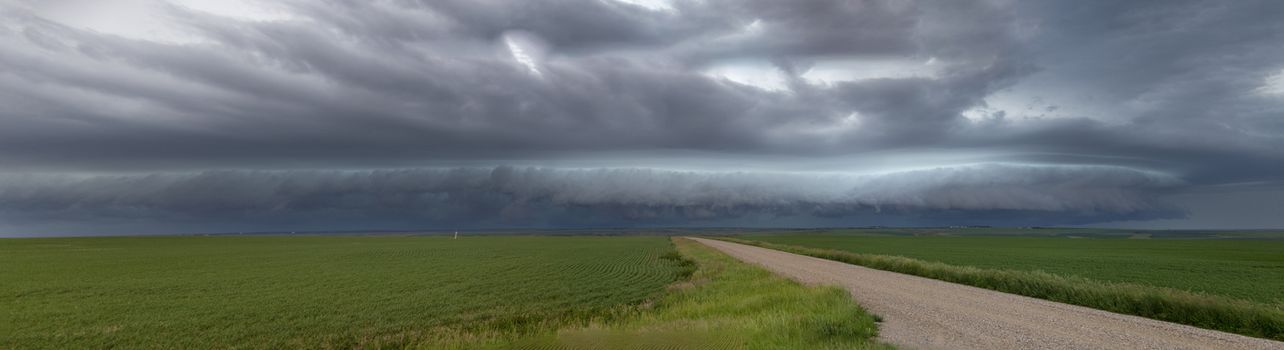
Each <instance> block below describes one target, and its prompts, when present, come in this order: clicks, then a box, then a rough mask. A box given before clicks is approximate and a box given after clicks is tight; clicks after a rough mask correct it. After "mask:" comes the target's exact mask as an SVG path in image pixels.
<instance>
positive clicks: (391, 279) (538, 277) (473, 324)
mask: <svg viewBox="0 0 1284 350" xmlns="http://www.w3.org/2000/svg"><path fill="white" fill-rule="evenodd" d="M673 251H674V248H673V245H672V244H671V243H670V242H669V240H668V239H667V238H665V237H610V238H606V237H467V238H466V239H459V240H452V239H449V238H446V237H428V236H402V237H389V236H372V237H115V238H59V239H9V240H0V277H2V278H0V279H2V280H3V281H4V282H3V283H0V310H3V315H0V348H64V349H66V348H102V347H138V346H139V345H145V347H149V348H217V347H229V346H232V345H237V344H253V345H254V347H264V348H267V347H271V348H278V347H307V348H315V347H322V346H329V347H353V346H367V347H368V346H374V345H385V346H401V345H405V344H413V343H419V342H422V341H425V340H432V339H439V338H441V337H445V336H449V335H451V334H474V333H486V332H512V331H521V330H523V329H545V328H550V327H560V326H563V325H565V324H571V323H575V322H581V323H582V322H587V320H590V319H593V318H595V317H596V318H601V317H606V316H609V314H611V313H612V312H617V313H618V312H619V310H627V307H624V306H627V305H633V304H639V303H642V302H643V301H644V300H646V299H648V298H653V297H656V296H658V295H659V294H661V293H662V292H663V291H664V290H665V286H666V285H669V284H671V283H673V282H674V281H676V280H678V279H680V278H682V277H683V275H684V270H685V273H690V268H689V267H687V268H684V267H682V266H680V264H679V262H678V261H676V260H673V259H663V258H661V257H662V256H663V255H665V254H666V253H672V252H673Z"/></svg>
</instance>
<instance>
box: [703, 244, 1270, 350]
mask: <svg viewBox="0 0 1284 350" xmlns="http://www.w3.org/2000/svg"><path fill="white" fill-rule="evenodd" d="M692 239H693V240H696V241H698V242H700V243H703V244H705V245H708V246H710V247H713V248H715V249H718V250H720V251H722V252H724V253H727V254H728V255H731V256H733V257H735V258H737V259H740V260H742V261H745V262H749V263H754V264H758V265H761V266H763V267H766V268H767V269H768V270H771V271H774V272H776V273H778V274H781V275H784V276H786V277H789V278H793V279H795V280H798V281H800V282H803V283H808V284H834V285H840V286H842V287H844V288H846V289H847V290H849V291H851V293H852V296H853V297H854V298H855V299H856V301H857V302H859V303H860V305H861V306H862V307H864V308H865V309H867V310H869V311H870V312H872V313H874V314H876V315H879V316H881V317H882V318H883V320H884V322H883V323H882V324H881V325H880V327H879V338H880V340H882V341H885V342H888V343H892V344H895V345H898V346H902V347H908V348H928V349H1284V342H1277V341H1271V340H1265V339H1258V338H1252V337H1246V336H1242V335H1237V334H1230V333H1225V332H1218V331H1212V330H1207V329H1202V328H1196V327H1191V326H1186V325H1180V324H1176V323H1169V322H1163V321H1157V320H1152V319H1148V318H1143V317H1137V316H1130V315H1122V314H1116V313H1111V312H1107V311H1101V310H1097V309H1091V308H1086V307H1082V306H1076V305H1069V304H1063V303H1057V302H1052V301H1047V300H1042V299H1035V298H1030V297H1025V296H1020V295H1015V294H1007V293H1002V292H996V291H992V290H988V289H982V288H976V287H971V286H965V285H961V284H955V283H949V282H944V281H938V280H934V279H929V278H923V277H918V276H911V275H906V274H900V273H895V272H890V271H882V270H875V269H870V268H867V267H863V266H857V265H851V264H846V263H842V262H837V261H832V260H825V259H820V258H813V257H809V256H803V255H797V254H791V253H785V252H781V251H776V250H771V249H767V248H759V247H753V246H748V245H743V244H737V243H731V242H724V241H717V240H708V239H700V238H692Z"/></svg>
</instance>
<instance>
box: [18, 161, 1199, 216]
mask: <svg viewBox="0 0 1284 350" xmlns="http://www.w3.org/2000/svg"><path fill="white" fill-rule="evenodd" d="M3 183H4V185H3V186H0V213H4V216H0V219H3V220H5V221H6V222H10V223H18V224H23V223H26V222H40V221H43V220H47V219H48V217H51V216H52V217H67V216H72V217H77V218H81V219H82V220H86V221H89V222H94V221H97V220H109V219H111V220H120V219H131V220H155V221H159V222H195V223H200V224H204V225H210V224H214V225H215V227H219V226H218V224H220V223H222V225H223V226H221V227H225V228H228V229H231V228H233V227H238V226H237V225H249V224H258V225H267V227H271V225H285V226H286V227H295V228H299V227H303V228H311V229H325V228H326V227H328V226H329V227H333V225H340V227H351V226H354V224H356V225H357V226H359V225H360V224H369V223H371V222H380V223H382V224H383V225H390V226H393V227H399V228H416V226H414V225H419V226H417V227H418V228H423V227H441V226H442V225H466V226H470V227H476V226H491V227H495V226H506V225H539V226H548V225H626V224H630V223H638V222H643V223H691V222H700V221H708V220H717V219H723V220H725V219H735V218H742V217H751V216H752V217H760V216H763V215H769V216H799V215H801V216H812V217H846V216H852V215H864V216H867V217H873V218H875V219H877V218H878V217H880V216H882V217H890V218H896V217H901V216H906V215H913V213H916V212H921V211H940V212H951V211H962V212H972V213H977V215H984V213H991V212H1006V213H1025V215H1035V216H1039V215H1044V216H1047V213H1071V214H1072V215H1070V218H1067V219H1065V220H1062V221H1059V222H1072V220H1075V219H1073V217H1076V216H1077V217H1090V218H1097V219H1100V218H1103V217H1105V218H1137V217H1148V216H1154V215H1164V214H1166V213H1168V212H1170V211H1172V209H1171V208H1166V207H1163V206H1162V205H1160V204H1157V203H1155V202H1154V201H1153V197H1154V195H1155V194H1157V193H1161V192H1163V191H1166V190H1168V189H1171V188H1173V187H1174V186H1177V185H1179V184H1180V181H1179V180H1177V179H1174V178H1172V177H1170V176H1166V175H1162V174H1155V173H1145V172H1139V171H1135V170H1130V169H1127V168H1118V167H1069V166H1054V167H1050V166H1016V165H984V166H969V167H958V168H948V169H928V170H918V171H909V172H902V173H892V174H880V175H863V176H856V175H842V174H814V173H725V172H724V173H709V172H680V171H661V170H652V169H611V170H558V169H547V168H513V167H498V168H456V169H413V170H378V171H211V172H200V173H181V174H152V175H131V176H90V177H69V176H62V177H58V176H55V177H31V176H25V177H10V178H7V179H5V181H4V182H3ZM884 219H885V218H884ZM988 220H990V221H991V222H1004V223H1007V222H1011V221H1008V220H1004V219H1000V218H989V219H988ZM1080 220H1082V219H1080ZM228 223H236V224H235V225H233V224H228ZM291 225H292V226H291Z"/></svg>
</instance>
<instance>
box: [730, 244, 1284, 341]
mask: <svg viewBox="0 0 1284 350" xmlns="http://www.w3.org/2000/svg"><path fill="white" fill-rule="evenodd" d="M711 238H714V239H721V240H725V241H729V242H735V243H741V244H748V245H753V246H758V247H763V248H770V249H775V250H780V251H785V252H790V253H795V254H801V255H807V256H813V257H817V258H822V259H829V260H835V261H841V262H845V263H850V264H856V265H861V266H866V267H870V268H875V269H880V270H887V271H893V272H899V273H905V274H910V275H916V276H922V277H927V278H933V279H938V280H943V281H949V282H954V283H960V284H966V285H971V286H976V287H981V288H986V289H992V290H997V291H1001V292H1007V293H1013V294H1019V295H1025V296H1029V297H1035V298H1040V299H1046V300H1052V301H1057V302H1063V303H1068V304H1075V305H1081V306H1087V307H1091V308H1096V309H1101V310H1106V311H1111V312H1117V313H1123V314H1130V315H1137V316H1142V317H1148V318H1153V319H1157V320H1163V321H1169V322H1175V323H1182V324H1187V325H1192V326H1196V327H1201V328H1207V329H1214V330H1220V331H1226V332H1231V333H1238V334H1243V335H1247V336H1253V337H1260V338H1267V339H1275V340H1284V309H1281V307H1280V306H1279V305H1271V304H1265V303H1258V302H1252V301H1247V300H1241V299H1234V298H1229V297H1224V296H1218V295H1209V294H1203V293H1195V292H1189V291H1183V290H1177V289H1172V288H1165V287H1156V286H1150V285H1141V284H1135V283H1124V282H1107V281H1100V280H1094V279H1088V278H1083V277H1077V276H1065V275H1059V274H1051V273H1047V272H1042V271H1021V270H1007V269H988V268H977V267H970V266H957V265H950V264H945V263H940V262H929V261H923V260H918V259H912V258H906V257H901V256H890V255H877V254H861V253H853V252H849V251H842V250H835V249H824V248H813V247H802V246H796V245H786V244H777V243H769V242H762V241H755V240H745V239H737V238H729V237H711Z"/></svg>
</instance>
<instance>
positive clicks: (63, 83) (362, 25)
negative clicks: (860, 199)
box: [0, 1, 1021, 166]
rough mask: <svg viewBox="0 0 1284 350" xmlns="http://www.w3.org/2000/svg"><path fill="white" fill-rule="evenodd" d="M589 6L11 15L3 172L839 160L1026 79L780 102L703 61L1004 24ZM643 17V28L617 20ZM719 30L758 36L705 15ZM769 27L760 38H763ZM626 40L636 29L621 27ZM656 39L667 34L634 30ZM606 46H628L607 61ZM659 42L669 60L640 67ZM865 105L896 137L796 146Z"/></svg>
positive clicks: (914, 13)
mask: <svg viewBox="0 0 1284 350" xmlns="http://www.w3.org/2000/svg"><path fill="white" fill-rule="evenodd" d="M577 3H578V2H577ZM587 3H588V5H586V6H571V5H570V4H571V3H569V2H562V1H550V2H549V4H547V6H543V5H535V4H533V3H527V2H516V3H509V2H471V1H470V2H425V3H423V4H400V5H398V4H399V3H398V4H393V3H376V4H364V3H360V4H358V3H337V4H326V3H311V2H305V3H300V4H297V5H282V6H287V8H289V9H292V10H293V9H297V10H298V11H293V12H291V13H294V14H296V15H300V16H307V17H305V18H304V19H301V20H297V21H285V22H281V21H269V22H245V21H239V20H233V19H227V18H218V17H211V16H208V15H203V14H199V13H193V12H190V11H184V10H182V9H174V10H173V12H174V14H173V16H177V17H178V18H180V19H182V20H183V23H185V24H186V25H187V26H188V29H189V30H191V31H193V32H195V33H198V34H199V37H201V38H204V39H205V40H209V41H211V42H208V43H196V44H186V45H178V44H162V43H155V42H147V41H139V40H132V39H127V38H121V37H115V36H111V35H103V34H98V33H93V32H88V31H83V30H77V29H73V28H69V27H66V26H63V25H60V24H58V23H53V22H50V21H46V20H45V19H43V18H41V17H39V16H37V15H35V14H32V13H25V12H21V11H19V10H11V11H9V12H8V13H7V14H6V22H10V23H13V25H11V26H10V28H8V29H9V30H8V31H7V32H5V33H4V34H5V35H4V39H5V40H6V46H10V47H21V48H23V49H22V50H11V51H7V53H6V54H3V55H0V61H3V62H4V64H5V66H7V67H9V70H8V72H9V73H10V75H11V76H9V77H8V79H7V80H6V81H5V82H4V85H3V91H4V93H5V96H7V100H11V101H27V103H15V104H11V108H10V109H11V110H10V111H8V113H6V115H7V119H10V125H11V126H12V127H10V128H6V129H5V130H4V131H3V133H4V134H3V135H0V136H3V138H0V139H3V140H4V141H0V142H2V143H0V145H2V146H3V148H0V149H3V150H4V151H7V152H3V154H0V157H3V158H6V159H11V160H13V161H20V162H24V163H30V164H33V165H50V166H65V165H67V164H69V163H70V164H75V165H77V166H85V165H90V164H94V163H98V164H97V165H99V166H105V165H108V164H104V163H115V162H116V161H119V160H125V161H128V162H131V163H133V162H140V163H154V164H158V165H161V166H167V165H178V166H183V165H186V164H184V163H198V164H196V165H201V164H200V163H206V164H205V165H215V166H218V165H228V164H232V165H240V164H242V163H241V162H242V161H245V160H254V159H256V158H260V159H261V160H262V161H264V162H268V161H273V160H279V159H290V160H292V161H303V162H308V161H310V162H313V163H324V164H330V165H333V164H335V163H336V162H339V163H344V162H348V163H351V162H358V161H366V160H369V159H370V157H375V158H382V159H381V160H382V161H384V162H387V163H396V162H399V161H405V160H419V159H425V158H428V159H431V158H435V157H474V156H481V157H508V156H510V154H511V153H514V152H513V151H512V150H514V149H523V150H530V151H532V152H541V151H558V150H586V149H587V150H610V149H652V148H670V149H673V148H677V149H702V150H721V151H731V152H749V153H753V152H829V153H832V152H837V151H840V150H842V149H843V146H844V145H845V144H850V143H853V142H856V141H858V140H859V139H860V138H861V136H868V137H875V136H878V135H884V134H886V132H892V134H891V135H892V136H880V137H885V138H893V137H895V136H897V135H901V134H903V133H904V134H910V133H912V132H911V131H920V130H922V131H924V132H929V133H930V132H939V131H942V130H945V129H947V128H949V127H950V124H951V122H954V121H957V119H958V118H959V115H958V114H959V112H961V110H962V109H963V108H966V107H967V106H968V105H970V104H973V103H976V102H977V101H978V99H979V97H982V96H984V95H985V94H986V93H987V92H988V91H993V90H994V89H996V88H999V87H1002V86H1003V85H1005V83H1004V81H1005V80H1006V79H1010V78H1011V77H1014V76H1017V75H1019V74H1020V72H1021V70H1019V69H1013V68H1011V67H1009V65H1011V64H1015V63H1012V62H1010V61H1011V60H1013V58H1009V57H1007V56H1006V53H1004V54H1001V55H1000V56H999V57H993V56H994V55H991V54H979V53H974V54H971V55H961V57H962V59H961V60H959V61H957V62H954V63H953V64H954V66H952V69H953V70H952V71H951V73H950V74H949V75H947V76H945V77H942V78H940V79H910V80H897V81H886V82H879V81H876V82H869V83H862V84H856V85H855V86H852V87H850V88H833V89H829V88H822V87H808V89H809V90H810V91H808V92H806V93H799V94H788V93H782V92H776V91H766V90H762V89H758V88H756V87H751V86H744V85H738V84H735V83H730V82H726V81H722V80H720V79H716V78H711V77H709V76H706V75H704V74H701V73H700V72H699V71H698V69H699V67H698V66H691V65H692V64H697V65H698V63H695V62H693V61H691V59H692V57H695V56H726V57H733V56H734V57H742V56H744V55H750V56H761V57H765V58H769V59H771V60H775V61H778V62H799V63H800V64H806V62H807V61H808V60H811V59H814V58H815V57H816V56H822V55H857V56H859V55H914V54H915V52H918V51H921V54H922V55H924V57H921V58H923V59H926V56H925V55H931V54H934V51H936V50H937V49H938V48H939V47H938V45H930V46H926V47H924V48H919V47H918V46H922V45H924V44H925V43H926V44H932V43H934V42H937V41H942V42H944V41H949V40H950V39H951V38H950V37H949V34H950V33H953V32H956V31H957V32H958V33H961V35H964V36H975V35H978V34H975V33H976V32H981V33H990V32H1002V31H1003V30H1002V29H1003V22H1002V21H999V22H995V21H993V20H992V18H988V17H985V18H977V19H976V21H974V22H966V21H957V20H956V21H955V22H966V23H958V25H957V28H954V27H951V28H935V27H932V28H924V29H923V30H922V31H921V32H919V31H916V30H915V28H916V27H915V23H918V22H917V21H918V20H920V18H919V17H920V15H921V14H920V13H921V12H932V11H928V9H924V8H920V6H916V5H913V4H899V5H889V4H883V3H881V2H869V3H860V4H857V3H849V2H842V1H839V2H822V1H816V2H812V3H809V4H806V5H805V6H798V7H796V8H795V7H789V6H782V5H781V4H779V3H776V2H747V3H742V4H733V3H730V2H725V3H707V4H701V5H682V6H678V7H679V11H677V12H672V11H652V10H646V9H643V8H640V7H636V6H629V5H624V4H617V3H613V2H604V1H589V2H587ZM323 4H324V5H323ZM291 6H292V7H291ZM514 7H520V8H514ZM892 7H896V8H897V9H891V8H892ZM923 7H930V6H923ZM950 7H959V6H957V5H952V6H950ZM723 9H728V11H723ZM988 9H989V10H990V11H999V9H994V8H988ZM984 10H985V9H982V10H975V9H974V10H971V12H985V11H984ZM944 11H945V10H937V12H944ZM760 12H761V13H760ZM624 14H628V15H629V16H628V19H627V20H624V19H621V20H612V19H613V18H616V17H619V16H623V15H624ZM944 15H945V14H944V13H939V14H938V16H940V17H943V16H944ZM420 17H424V18H429V17H431V18H436V19H437V20H423V21H416V20H415V19H418V18H420ZM714 17H716V18H722V22H735V24H736V25H734V26H730V25H720V24H717V22H715V23H714V24H712V25H710V24H705V22H701V21H700V20H701V19H703V18H714ZM844 18H846V19H853V20H852V21H844V20H843V19H844ZM755 21H756V22H758V23H760V25H759V27H760V28H758V29H752V30H750V29H745V28H743V27H744V26H747V25H750V24H751V23H754V22H755ZM527 22H530V23H527ZM810 22H816V23H812V26H808V25H805V24H806V23H810ZM416 23H419V25H416ZM697 23H698V24H697ZM608 25H609V26H610V27H611V28H634V29H619V30H621V31H624V32H626V33H614V34H613V32H611V31H606V30H603V29H602V28H599V27H602V26H608ZM839 25H840V26H839ZM937 25H939V24H937ZM937 25H934V26H937ZM834 26H839V27H838V28H834ZM972 27H984V29H974V28H972ZM674 28H677V29H674ZM501 29H506V30H501ZM835 29H838V30H835ZM507 31H521V32H522V33H529V34H531V35H533V36H534V37H537V38H539V39H542V40H544V41H547V42H548V43H549V45H550V47H549V48H548V50H550V54H549V57H547V59H546V60H543V61H542V62H540V63H539V65H540V67H539V70H540V71H541V72H540V74H538V75H536V74H532V72H530V71H528V69H527V68H526V67H524V66H522V65H521V64H518V63H516V62H514V61H513V59H512V57H510V54H509V53H508V52H507V51H506V50H507V49H506V48H505V44H506V43H505V40H506V36H505V35H506V34H505V33H506V32H507ZM644 32H645V33H651V32H664V33H663V34H664V35H660V34H655V33H652V34H628V33H644ZM565 33H597V34H594V35H600V36H602V37H582V36H576V35H569V34H565ZM839 33H848V34H847V35H844V34H839ZM652 36H654V37H664V38H665V40H661V41H657V40H653V39H648V37H652ZM989 39H990V40H991V41H996V42H998V43H994V44H987V45H984V46H982V47H980V48H979V50H985V51H987V52H988V51H989V50H990V49H992V48H991V47H990V46H993V45H1000V46H1002V45H1013V43H1010V42H1009V41H1010V40H1008V39H1009V38H1006V37H998V38H989ZM604 43H610V44H611V45H613V47H615V48H616V49H615V50H610V49H605V48H600V49H596V50H595V49H594V48H595V47H600V46H602V45H605V44H604ZM807 45H810V46H807ZM822 48H823V50H821V49H822ZM560 49H569V50H572V51H571V53H562V52H561V51H558V50H560ZM640 49H644V50H646V51H648V52H649V53H647V54H634V52H635V51H633V50H640ZM920 49H921V50H920ZM949 51H951V52H950V53H952V54H957V53H958V52H964V51H967V50H966V49H963V48H956V49H951V50H949ZM574 52H582V53H580V54H576V53H574ZM987 55H988V56H987ZM974 56H986V57H983V58H980V59H979V60H978V61H974V59H977V58H976V57H974ZM987 78H988V79H992V80H986V79H987ZM32 86H36V88H34V89H33V88H32ZM929 98H930V99H933V100H930V101H929V100H927V99H929ZM924 103H926V105H924ZM854 111H867V112H869V114H870V115H871V116H873V118H876V119H878V121H879V122H877V123H871V124H870V125H871V126H870V127H869V128H867V129H865V130H850V131H849V130H844V131H843V132H842V133H840V134H838V135H835V137H833V139H834V140H831V141H830V142H822V143H820V144H817V143H816V142H814V141H813V140H811V139H808V138H806V137H805V136H806V135H805V133H803V134H798V133H790V132H787V131H789V130H795V129H798V128H797V127H795V126H800V125H801V126H804V127H805V128H811V129H821V128H824V127H826V126H829V125H837V124H838V123H839V119H840V118H841V117H843V116H847V115H849V114H851V113H852V112H854ZM71 120H78V121H80V122H72V121H71ZM782 131H785V132H782ZM51 139H52V140H56V141H57V142H56V144H54V143H55V142H50V141H51ZM867 143H868V142H867ZM912 143H921V142H912ZM156 144H163V145H166V147H151V145H156ZM871 146H872V147H877V146H878V145H877V144H876V143H875V144H873V145H871ZM86 150H88V152H86ZM461 153H466V154H461ZM188 155H190V156H188ZM72 161H74V163H72ZM42 163H45V164H42Z"/></svg>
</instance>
